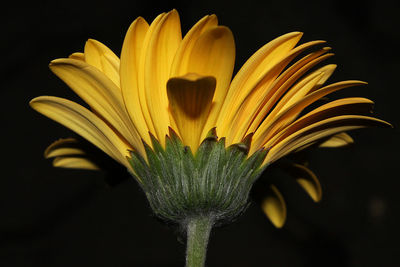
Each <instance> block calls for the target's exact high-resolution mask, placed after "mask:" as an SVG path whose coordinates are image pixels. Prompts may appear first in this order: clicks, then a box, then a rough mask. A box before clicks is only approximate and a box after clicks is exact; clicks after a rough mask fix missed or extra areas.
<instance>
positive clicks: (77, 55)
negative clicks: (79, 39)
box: [68, 52, 85, 61]
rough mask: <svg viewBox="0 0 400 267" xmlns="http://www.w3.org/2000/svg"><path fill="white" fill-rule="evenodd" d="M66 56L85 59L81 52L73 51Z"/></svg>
mask: <svg viewBox="0 0 400 267" xmlns="http://www.w3.org/2000/svg"><path fill="white" fill-rule="evenodd" d="M68 58H71V59H76V60H82V61H85V54H83V53H82V52H75V53H72V54H71V55H69V57H68Z"/></svg>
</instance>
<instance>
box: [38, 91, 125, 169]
mask: <svg viewBox="0 0 400 267" xmlns="http://www.w3.org/2000/svg"><path fill="white" fill-rule="evenodd" d="M30 105H31V107H32V108H33V109H35V110H36V111H38V112H39V113H41V114H43V115H45V116H47V117H49V118H50V119H52V120H55V121H56V122H58V123H60V124H62V125H64V126H65V127H67V128H69V129H71V130H72V131H74V132H76V133H77V134H79V135H81V136H82V137H83V138H85V139H87V140H88V141H89V142H91V143H92V144H94V145H95V146H97V147H98V148H99V149H101V150H103V151H104V152H105V153H106V154H108V155H109V156H110V157H112V158H113V159H115V160H116V161H118V162H119V163H121V164H122V165H124V166H127V167H128V168H130V165H129V164H128V162H127V160H126V158H125V157H126V156H129V153H128V150H132V147H130V146H128V145H127V144H126V143H125V142H123V141H122V140H121V138H120V137H119V136H118V135H117V134H116V133H115V132H114V131H113V130H112V129H111V128H110V127H109V126H108V125H107V124H106V123H105V122H104V121H102V120H101V119H100V118H99V117H97V116H96V115H95V114H93V113H92V112H91V111H89V110H88V109H86V108H84V107H82V106H81V105H79V104H77V103H74V102H72V101H69V100H67V99H63V98H59V97H52V96H41V97H37V98H34V99H33V100H31V102H30Z"/></svg>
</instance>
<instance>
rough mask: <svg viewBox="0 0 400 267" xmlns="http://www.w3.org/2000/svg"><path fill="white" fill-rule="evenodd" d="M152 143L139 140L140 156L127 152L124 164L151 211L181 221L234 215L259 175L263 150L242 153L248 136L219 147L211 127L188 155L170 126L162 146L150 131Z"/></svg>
mask: <svg viewBox="0 0 400 267" xmlns="http://www.w3.org/2000/svg"><path fill="white" fill-rule="evenodd" d="M151 142H152V147H150V146H149V145H148V144H146V143H145V142H143V144H144V148H145V152H146V159H144V158H143V156H141V155H140V154H138V153H137V152H135V151H131V158H130V159H129V162H130V163H131V164H132V167H133V169H134V170H135V175H136V176H138V177H137V180H138V181H139V182H140V184H141V186H142V189H143V190H144V191H145V193H146V196H147V198H148V200H149V203H150V206H151V207H152V209H153V211H154V212H155V214H156V215H157V216H158V217H160V218H161V219H163V220H166V221H171V222H175V223H179V224H182V223H184V222H185V220H187V219H188V218H193V217H197V216H208V217H210V218H213V220H214V221H215V223H217V224H221V223H224V222H226V221H231V220H233V219H235V218H236V217H237V216H239V215H240V214H241V213H242V212H243V211H244V210H245V209H246V207H247V206H248V195H249V192H250V190H251V187H252V185H253V183H254V182H255V181H256V179H257V178H258V177H259V175H260V174H261V170H262V169H263V167H262V163H263V160H264V158H265V156H266V154H267V151H266V150H262V149H261V150H259V151H257V152H256V153H254V154H252V155H251V156H250V157H248V151H249V147H250V144H251V135H250V136H247V137H246V138H245V139H244V140H243V142H241V143H240V144H235V145H231V146H229V147H226V146H225V138H220V139H218V138H217V135H216V132H215V129H211V130H210V131H209V133H208V135H207V137H206V138H205V139H204V140H203V141H202V142H201V144H200V146H199V148H198V149H197V151H196V153H195V154H193V153H192V151H191V149H190V148H189V147H188V146H185V145H184V144H183V143H182V141H181V139H180V138H179V136H178V135H177V134H176V133H175V132H174V131H173V130H172V129H171V128H170V131H169V135H168V136H166V140H165V149H164V148H163V147H162V146H161V144H160V143H159V141H158V140H157V139H156V138H155V137H154V136H152V135H151Z"/></svg>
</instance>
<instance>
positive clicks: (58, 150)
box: [44, 138, 86, 159]
mask: <svg viewBox="0 0 400 267" xmlns="http://www.w3.org/2000/svg"><path fill="white" fill-rule="evenodd" d="M85 154H86V152H85V151H84V150H83V149H82V148H80V147H79V146H78V141H77V140H76V139H75V138H62V139H59V140H57V141H55V142H53V143H52V144H51V145H49V146H48V147H47V148H46V150H45V151H44V157H45V158H47V159H48V158H55V157H60V156H71V155H75V156H77V155H85Z"/></svg>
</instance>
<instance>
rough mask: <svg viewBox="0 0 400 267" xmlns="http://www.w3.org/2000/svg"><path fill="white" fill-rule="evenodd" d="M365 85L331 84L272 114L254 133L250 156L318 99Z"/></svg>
mask: <svg viewBox="0 0 400 267" xmlns="http://www.w3.org/2000/svg"><path fill="white" fill-rule="evenodd" d="M363 84H366V83H365V82H361V81H343V82H338V83H334V84H330V85H328V86H325V87H323V88H321V89H319V90H317V91H315V92H312V93H311V94H308V95H307V96H305V97H304V98H302V99H300V100H298V101H297V102H296V103H294V104H293V105H292V106H291V107H289V108H287V109H285V110H284V111H283V112H281V113H279V114H278V115H277V116H274V115H275V114H274V113H273V112H271V113H270V114H269V115H268V117H267V118H266V119H265V120H264V121H263V122H262V123H261V125H260V127H259V128H258V129H257V130H256V132H255V133H254V136H253V143H252V147H251V148H250V154H252V153H254V151H256V150H257V149H259V148H260V147H262V146H263V145H264V144H265V143H266V142H267V141H268V140H269V138H271V137H272V136H273V135H274V134H275V133H276V132H277V131H278V130H279V129H282V128H283V127H285V126H287V123H288V122H291V121H292V120H293V118H295V117H296V116H297V115H298V114H299V112H301V111H302V110H303V109H304V108H306V107H307V106H308V105H310V104H312V103H314V102H315V101H317V100H318V99H320V98H322V97H324V96H326V95H328V94H330V93H332V92H335V91H338V90H341V89H343V88H347V87H350V86H356V85H363Z"/></svg>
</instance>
